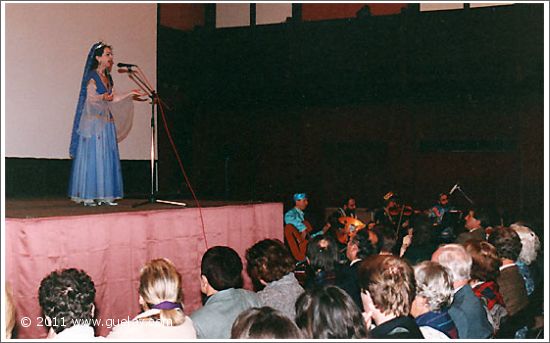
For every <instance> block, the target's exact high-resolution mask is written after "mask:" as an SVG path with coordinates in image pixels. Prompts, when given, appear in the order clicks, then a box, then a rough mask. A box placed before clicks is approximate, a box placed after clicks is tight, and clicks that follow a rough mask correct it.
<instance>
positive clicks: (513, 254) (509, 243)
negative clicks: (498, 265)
mask: <svg viewBox="0 0 550 343" xmlns="http://www.w3.org/2000/svg"><path fill="white" fill-rule="evenodd" d="M487 240H488V241H489V243H491V244H492V245H494V246H495V248H497V253H498V256H499V257H500V258H506V259H510V260H512V261H516V260H517V259H518V257H519V253H520V252H521V240H520V239H519V235H518V234H517V233H516V231H514V230H513V229H511V228H509V227H506V226H499V227H497V228H496V229H495V230H493V232H491V234H490V235H489V238H488V239H487Z"/></svg>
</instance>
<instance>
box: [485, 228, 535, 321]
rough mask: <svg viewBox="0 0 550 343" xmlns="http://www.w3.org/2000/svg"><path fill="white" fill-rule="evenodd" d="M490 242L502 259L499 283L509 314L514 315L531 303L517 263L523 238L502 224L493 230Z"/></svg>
mask: <svg viewBox="0 0 550 343" xmlns="http://www.w3.org/2000/svg"><path fill="white" fill-rule="evenodd" d="M489 243H491V244H492V245H493V246H494V247H495V248H496V251H497V254H498V256H499V258H500V260H501V261H502V265H501V267H500V275H499V276H498V278H497V284H498V287H499V289H500V293H501V294H502V297H503V298H504V304H505V305H506V310H507V311H508V315H510V316H513V315H515V314H516V313H518V312H519V311H520V310H522V309H523V308H525V307H526V306H527V305H528V303H529V299H528V297H527V289H526V288H525V282H524V281H523V277H522V276H521V273H520V272H519V268H518V266H517V265H516V261H517V259H518V257H519V254H520V252H521V247H522V245H521V240H520V238H519V236H518V234H517V232H516V231H515V230H514V229H511V228H509V227H505V226H501V227H497V228H496V229H495V230H493V232H491V234H490V235H489Z"/></svg>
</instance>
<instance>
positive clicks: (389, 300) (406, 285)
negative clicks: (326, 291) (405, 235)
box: [358, 255, 424, 339]
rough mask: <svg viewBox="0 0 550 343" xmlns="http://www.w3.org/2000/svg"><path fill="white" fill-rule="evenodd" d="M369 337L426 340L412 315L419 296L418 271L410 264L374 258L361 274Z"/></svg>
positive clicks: (389, 257)
mask: <svg viewBox="0 0 550 343" xmlns="http://www.w3.org/2000/svg"><path fill="white" fill-rule="evenodd" d="M358 273H359V274H358V277H359V285H360V287H361V299H362V301H363V308H364V312H365V320H366V322H367V326H370V325H371V322H372V321H374V324H375V325H376V327H375V328H371V330H370V333H369V337H370V338H375V339H382V338H392V339H402V338H424V336H423V335H422V332H420V329H419V328H418V325H417V324H416V322H415V321H414V319H413V318H412V317H411V316H409V314H410V311H411V305H412V302H413V300H414V297H415V292H416V290H415V281H414V272H413V269H412V268H411V266H410V265H409V263H408V262H407V261H405V260H403V259H401V258H399V257H397V256H393V255H373V256H369V257H368V258H366V259H365V260H363V261H362V262H361V264H360V265H359V271H358Z"/></svg>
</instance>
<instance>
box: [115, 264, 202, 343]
mask: <svg viewBox="0 0 550 343" xmlns="http://www.w3.org/2000/svg"><path fill="white" fill-rule="evenodd" d="M139 304H140V305H141V308H142V309H143V312H142V313H141V314H139V315H138V316H136V317H135V318H134V319H133V320H132V321H129V322H123V323H121V324H119V325H117V326H115V327H114V328H113V330H112V331H111V333H110V334H109V336H108V338H116V339H149V338H156V339H189V338H196V333H195V328H194V327H193V322H192V321H191V319H190V318H189V317H187V316H186V315H185V314H184V312H183V291H182V288H181V275H180V273H179V272H178V271H177V270H176V267H175V266H174V265H173V264H172V262H171V261H170V260H168V259H165V258H161V259H156V260H152V261H149V262H148V263H147V264H146V265H145V266H144V267H143V268H142V269H141V271H140V277H139Z"/></svg>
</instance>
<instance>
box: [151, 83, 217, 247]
mask: <svg viewBox="0 0 550 343" xmlns="http://www.w3.org/2000/svg"><path fill="white" fill-rule="evenodd" d="M155 95H156V97H155V98H156V99H153V101H157V105H158V108H160V113H161V116H162V123H163V125H164V130H165V131H166V135H167V136H168V140H169V141H170V145H171V146H172V150H173V151H174V154H175V155H176V160H177V161H178V165H179V167H180V170H181V172H182V174H183V177H184V178H185V182H186V183H187V187H189V190H190V191H191V195H192V196H193V199H194V200H195V203H196V204H197V208H198V209H199V217H200V219H201V227H202V236H203V238H204V246H205V249H206V250H208V241H207V240H206V230H205V226H204V218H203V216H202V207H201V205H200V203H199V199H198V198H197V196H196V195H195V191H194V190H193V187H192V186H191V182H190V181H189V178H188V177H187V172H186V171H185V168H184V167H183V163H182V162H181V158H180V156H179V152H178V149H177V147H176V145H175V144H174V140H173V139H172V134H171V133H170V129H169V128H168V124H167V123H166V116H165V114H164V108H163V106H162V101H160V97H159V95H158V93H156V94H155Z"/></svg>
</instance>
